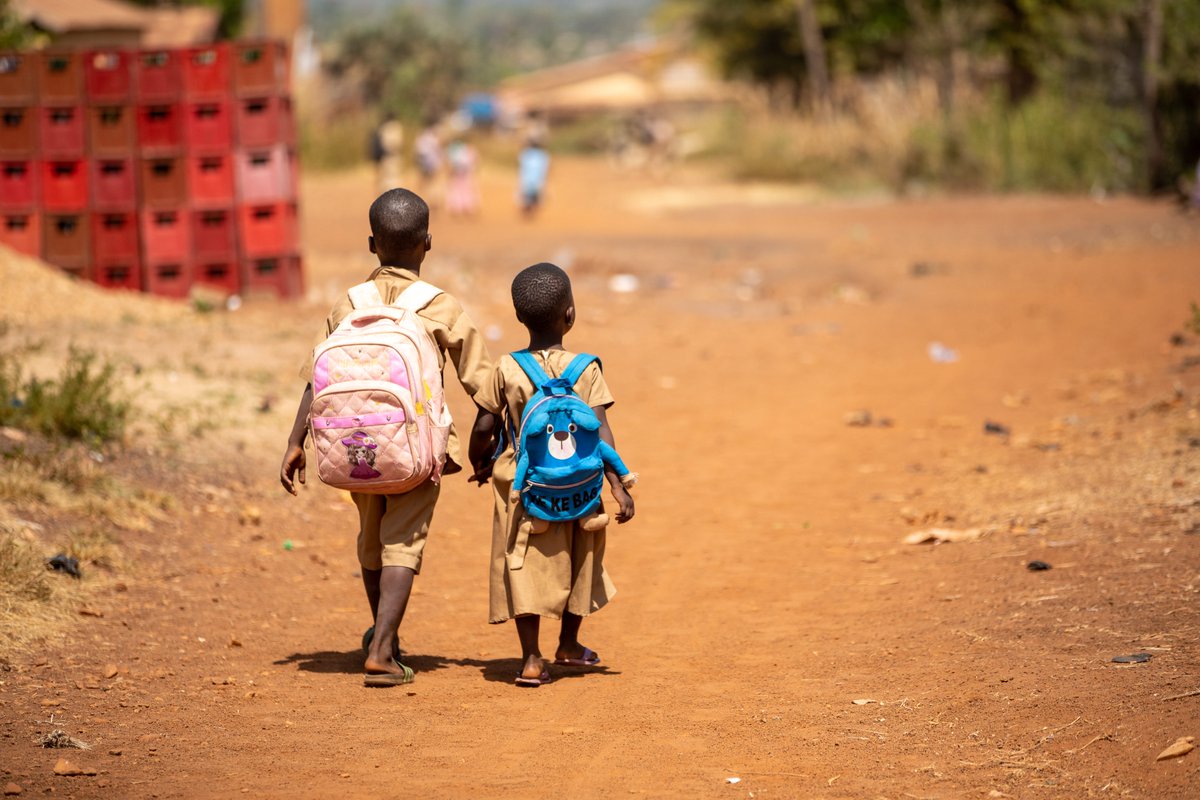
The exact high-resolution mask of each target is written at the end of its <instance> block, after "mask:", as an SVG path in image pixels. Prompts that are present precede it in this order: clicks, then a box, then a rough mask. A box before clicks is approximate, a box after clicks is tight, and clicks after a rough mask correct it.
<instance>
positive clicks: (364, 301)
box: [346, 281, 386, 310]
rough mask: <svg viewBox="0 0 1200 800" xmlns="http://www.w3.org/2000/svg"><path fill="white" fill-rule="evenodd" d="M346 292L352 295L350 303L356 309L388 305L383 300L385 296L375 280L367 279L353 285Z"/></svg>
mask: <svg viewBox="0 0 1200 800" xmlns="http://www.w3.org/2000/svg"><path fill="white" fill-rule="evenodd" d="M346 294H347V295H349V296H350V305H351V306H353V307H354V309H355V310H357V309H360V308H370V307H371V306H382V305H386V304H385V303H384V302H383V296H382V295H381V294H379V287H378V286H376V285H375V281H367V282H366V283H360V284H358V285H357V286H351V287H350V290H349V291H348V292H346Z"/></svg>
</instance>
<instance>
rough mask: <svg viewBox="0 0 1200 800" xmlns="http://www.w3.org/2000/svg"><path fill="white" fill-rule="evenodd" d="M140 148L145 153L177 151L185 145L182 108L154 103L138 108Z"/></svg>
mask: <svg viewBox="0 0 1200 800" xmlns="http://www.w3.org/2000/svg"><path fill="white" fill-rule="evenodd" d="M137 138H138V147H139V148H141V149H142V150H143V151H163V150H177V149H179V148H180V147H181V146H182V145H183V112H182V110H181V108H180V106H177V105H171V104H169V103H154V104H150V105H142V106H138V111H137Z"/></svg>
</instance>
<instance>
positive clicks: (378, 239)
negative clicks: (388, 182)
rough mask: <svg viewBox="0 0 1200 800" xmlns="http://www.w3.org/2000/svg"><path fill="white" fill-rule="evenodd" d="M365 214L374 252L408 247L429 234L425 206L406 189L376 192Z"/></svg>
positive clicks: (393, 251) (395, 250)
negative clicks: (369, 223)
mask: <svg viewBox="0 0 1200 800" xmlns="http://www.w3.org/2000/svg"><path fill="white" fill-rule="evenodd" d="M369 217H370V220H371V235H372V236H374V237H375V249H376V250H377V251H378V252H382V253H395V252H402V251H404V250H411V249H412V248H414V247H416V246H417V245H418V244H420V243H421V242H423V241H424V240H425V236H426V235H427V234H428V233H429V206H428V205H427V204H426V203H425V201H424V200H422V199H421V198H420V197H419V196H418V195H417V194H415V193H414V192H410V191H409V190H408V189H389V190H388V191H386V192H384V193H383V194H381V195H379V197H377V198H375V202H374V203H371V211H370V214H369Z"/></svg>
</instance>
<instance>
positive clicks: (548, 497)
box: [521, 470, 604, 522]
mask: <svg viewBox="0 0 1200 800" xmlns="http://www.w3.org/2000/svg"><path fill="white" fill-rule="evenodd" d="M525 483H526V485H525V488H524V490H523V491H522V494H521V501H522V503H523V504H524V506H525V510H526V511H527V512H528V513H529V515H530V516H533V517H538V518H539V519H544V520H549V521H551V522H565V521H567V520H573V519H579V518H580V517H583V516H586V515H588V514H590V513H591V512H593V511H595V510H596V508H597V507H598V506H599V505H600V502H601V498H600V490H601V489H602V488H603V486H604V473H603V471H599V470H598V471H595V472H588V473H585V474H582V475H581V474H580V473H579V472H574V473H573V474H571V475H553V474H545V473H542V472H541V471H539V470H534V471H531V472H530V474H529V477H528V478H527V479H526V481H525Z"/></svg>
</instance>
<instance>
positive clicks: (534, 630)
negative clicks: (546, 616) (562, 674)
mask: <svg viewBox="0 0 1200 800" xmlns="http://www.w3.org/2000/svg"><path fill="white" fill-rule="evenodd" d="M516 622H517V636H518V637H519V638H520V640H521V658H522V659H523V661H524V664H523V665H522V667H521V677H522V678H536V677H538V676H539V675H541V674H542V670H544V669H545V668H546V662H545V661H543V660H542V651H541V648H540V647H538V630H539V629H540V627H541V622H542V618H541V617H539V616H537V615H536V614H524V615H522V616H519V617H517V619H516Z"/></svg>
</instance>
